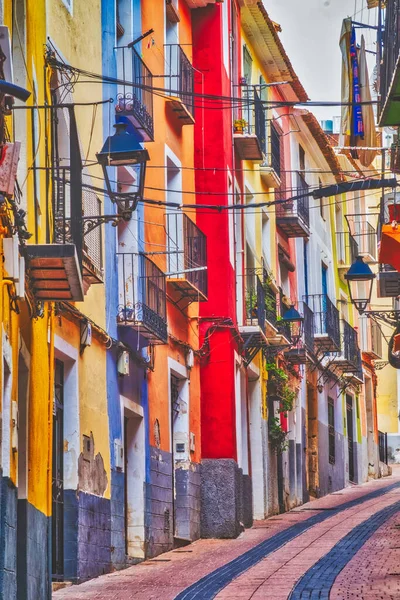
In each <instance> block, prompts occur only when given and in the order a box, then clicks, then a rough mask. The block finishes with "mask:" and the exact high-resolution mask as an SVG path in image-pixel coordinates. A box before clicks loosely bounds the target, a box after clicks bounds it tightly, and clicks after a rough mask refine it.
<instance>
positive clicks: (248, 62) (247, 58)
mask: <svg viewBox="0 0 400 600" xmlns="http://www.w3.org/2000/svg"><path fill="white" fill-rule="evenodd" d="M252 68H253V59H252V58H251V54H250V52H249V51H248V49H247V46H243V77H244V78H245V79H246V83H247V85H250V84H251V71H252Z"/></svg>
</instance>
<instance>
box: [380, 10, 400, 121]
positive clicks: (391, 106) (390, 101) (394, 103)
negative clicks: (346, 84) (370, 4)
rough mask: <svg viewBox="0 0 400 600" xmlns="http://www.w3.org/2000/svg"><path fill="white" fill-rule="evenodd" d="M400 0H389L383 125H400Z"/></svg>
mask: <svg viewBox="0 0 400 600" xmlns="http://www.w3.org/2000/svg"><path fill="white" fill-rule="evenodd" d="M399 52H400V2H399V0H387V2H386V20H385V29H384V34H383V57H382V62H381V69H380V95H381V106H380V119H379V120H380V123H379V125H380V126H381V127H388V126H394V125H400V111H399V107H400V100H399V96H400V67H399V61H398V59H399Z"/></svg>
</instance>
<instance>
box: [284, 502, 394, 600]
mask: <svg viewBox="0 0 400 600" xmlns="http://www.w3.org/2000/svg"><path fill="white" fill-rule="evenodd" d="M399 510H400V502H396V503H395V504H391V505H390V506H387V507H386V508H383V509H382V510H380V511H379V512H377V513H375V514H374V515H373V516H372V517H370V518H369V519H367V520H366V521H364V522H363V523H360V524H359V525H357V526H356V527H354V529H352V530H351V531H350V533H348V534H347V535H346V536H345V537H344V538H343V539H341V540H340V541H339V542H338V543H337V544H335V546H334V547H333V548H332V550H331V551H330V552H328V553H327V554H325V556H324V557H323V558H321V559H320V560H319V561H318V562H317V563H315V565H313V566H312V567H311V569H309V570H308V571H306V573H305V574H304V575H303V576H302V577H301V579H300V580H299V581H298V582H297V584H296V585H295V587H294V588H293V590H292V592H291V594H290V596H289V599H288V600H328V599H329V593H330V590H331V588H332V586H333V584H334V581H335V579H336V577H337V576H338V575H339V573H340V572H341V571H342V570H343V569H344V567H345V566H346V565H347V563H348V562H349V561H350V560H351V559H352V558H353V556H355V555H356V553H357V552H358V551H359V550H360V548H361V547H362V546H363V545H364V544H365V542H366V541H367V540H368V539H369V538H370V537H371V536H372V535H373V534H374V533H375V531H376V530H377V529H378V528H379V527H380V526H381V525H383V524H384V523H385V522H386V521H387V519H389V518H390V517H392V516H393V515H394V514H395V513H396V512H398V511H399Z"/></svg>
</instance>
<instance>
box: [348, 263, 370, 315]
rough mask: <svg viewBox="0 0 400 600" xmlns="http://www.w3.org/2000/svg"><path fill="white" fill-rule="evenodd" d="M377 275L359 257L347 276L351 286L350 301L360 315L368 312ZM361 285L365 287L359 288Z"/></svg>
mask: <svg viewBox="0 0 400 600" xmlns="http://www.w3.org/2000/svg"><path fill="white" fill-rule="evenodd" d="M375 277H376V275H375V273H373V272H372V271H371V268H370V266H369V265H367V264H366V263H365V262H364V260H363V258H362V256H357V258H356V260H355V261H354V262H353V264H352V265H351V267H350V269H349V270H348V271H347V273H346V274H345V278H346V279H347V284H348V286H349V294H350V300H351V302H352V303H353V304H354V306H355V307H356V309H357V310H358V312H359V313H360V315H361V314H362V313H363V312H364V311H365V310H366V308H367V306H368V304H369V303H370V302H371V295H372V285H373V282H374V279H375ZM359 283H364V284H365V285H363V286H359V285H358V284H359Z"/></svg>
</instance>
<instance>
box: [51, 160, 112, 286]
mask: <svg viewBox="0 0 400 600" xmlns="http://www.w3.org/2000/svg"><path fill="white" fill-rule="evenodd" d="M54 175H55V185H54V187H53V223H54V242H55V243H56V244H75V246H77V247H81V248H82V267H83V273H82V274H83V276H84V278H85V280H86V281H87V283H89V284H92V283H102V282H103V248H102V246H103V244H102V231H101V227H96V228H95V229H93V230H92V231H90V232H89V233H87V234H86V235H85V236H84V225H83V222H84V217H85V216H87V217H89V216H91V217H93V216H99V215H100V214H101V201H100V199H99V198H98V196H97V195H96V193H95V192H94V191H93V190H92V189H90V187H85V183H86V185H87V186H90V181H91V180H90V177H89V176H87V175H84V174H83V175H82V180H83V185H82V186H81V193H82V206H81V210H80V212H81V218H80V219H77V218H74V209H73V207H72V204H71V172H70V168H69V167H55V170H54ZM76 200H77V196H75V205H76ZM75 208H76V207H75ZM82 217H83V218H82Z"/></svg>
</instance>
